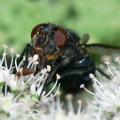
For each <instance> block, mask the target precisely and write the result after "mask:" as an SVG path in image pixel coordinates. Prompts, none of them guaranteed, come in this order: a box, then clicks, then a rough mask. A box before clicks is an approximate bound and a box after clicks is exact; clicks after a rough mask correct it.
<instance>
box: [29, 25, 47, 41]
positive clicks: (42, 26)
mask: <svg viewBox="0 0 120 120" xmlns="http://www.w3.org/2000/svg"><path fill="white" fill-rule="evenodd" d="M46 26H48V24H39V25H37V26H35V27H34V28H33V29H32V32H31V38H32V40H33V39H34V37H35V35H37V34H38V33H40V31H41V30H42V29H44V28H45V27H46Z"/></svg>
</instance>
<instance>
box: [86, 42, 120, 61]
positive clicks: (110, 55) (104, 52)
mask: <svg viewBox="0 0 120 120" xmlns="http://www.w3.org/2000/svg"><path fill="white" fill-rule="evenodd" d="M85 48H86V49H87V51H88V53H89V54H93V55H94V56H95V55H96V56H97V57H99V59H101V60H103V61H105V60H107V59H108V60H109V59H114V60H115V59H117V58H118V57H119V56H120V47H115V46H110V45H104V44H86V45H85Z"/></svg>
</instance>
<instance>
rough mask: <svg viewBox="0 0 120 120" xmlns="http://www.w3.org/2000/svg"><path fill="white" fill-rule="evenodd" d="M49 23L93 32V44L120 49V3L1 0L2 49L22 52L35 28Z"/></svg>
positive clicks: (111, 0) (114, 0)
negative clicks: (118, 47) (4, 46)
mask: <svg viewBox="0 0 120 120" xmlns="http://www.w3.org/2000/svg"><path fill="white" fill-rule="evenodd" d="M48 22H50V23H56V24H60V25H63V26H65V27H68V28H71V29H73V30H74V31H76V32H77V33H78V34H79V35H82V34H83V33H89V34H90V36H91V39H90V42H97V43H104V44H112V45H113V44H114V45H119V46H120V0H99V1H98V0H9V1H8V0H0V48H1V46H2V45H3V44H8V45H9V46H10V47H12V48H15V49H16V50H17V51H20V50H21V49H23V47H24V46H25V44H26V43H28V42H30V40H31V38H30V34H31V30H32V28H33V27H34V26H35V25H37V24H39V23H48Z"/></svg>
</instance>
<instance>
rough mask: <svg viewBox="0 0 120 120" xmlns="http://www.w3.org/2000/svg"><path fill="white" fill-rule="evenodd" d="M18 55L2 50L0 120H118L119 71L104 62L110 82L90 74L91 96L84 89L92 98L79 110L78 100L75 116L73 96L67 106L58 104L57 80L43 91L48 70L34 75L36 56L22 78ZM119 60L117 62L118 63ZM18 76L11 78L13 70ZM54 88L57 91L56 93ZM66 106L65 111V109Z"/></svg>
mask: <svg viewBox="0 0 120 120" xmlns="http://www.w3.org/2000/svg"><path fill="white" fill-rule="evenodd" d="M8 51H9V52H10V54H9V55H11V60H10V64H8V62H7V56H8V55H7V54H8V53H9V52H8ZM19 57H20V55H19V54H17V55H16V57H14V55H13V50H12V49H9V48H8V47H7V46H6V45H5V46H4V52H3V56H2V58H1V59H0V120H1V119H2V120H23V119H24V120H38V119H39V120H81V119H82V120H119V119H120V74H119V73H120V72H119V71H120V70H119V66H118V65H117V66H118V67H114V66H115V65H112V66H111V64H110V63H109V62H106V64H107V66H108V71H109V73H110V77H111V80H106V79H105V78H104V77H102V76H100V77H98V78H96V77H95V76H94V75H93V74H90V77H91V79H92V80H93V87H94V92H91V91H90V90H88V89H87V88H85V86H84V85H81V86H80V88H83V89H84V90H85V91H86V92H87V93H89V94H90V95H91V96H93V97H94V98H93V100H92V101H90V102H88V105H87V108H83V107H82V102H81V100H78V101H77V102H78V108H77V112H74V106H73V103H72V99H73V96H72V95H67V96H66V99H67V105H64V104H63V103H62V102H61V101H60V92H59V87H60V85H58V86H57V83H58V79H60V76H59V75H58V74H56V82H55V83H54V85H53V87H52V88H51V89H50V90H49V91H48V92H46V91H45V90H44V91H43V87H44V84H45V81H46V80H47V78H48V77H49V73H50V71H51V67H50V66H49V65H47V66H46V67H45V68H44V69H43V70H41V72H39V73H37V74H34V73H33V72H32V71H31V70H33V71H34V70H35V69H36V65H37V64H38V61H37V60H38V55H37V54H35V55H34V56H33V57H29V59H28V63H27V65H26V68H27V70H30V71H29V72H31V74H27V75H24V72H25V70H24V68H23V67H22V65H23V63H24V61H25V57H23V59H22V60H21V61H20V63H18V62H17V61H18V59H19ZM117 60H118V59H117ZM14 69H15V70H16V73H17V74H13V73H14V72H13V70H14ZM98 79H99V80H98ZM56 88H57V90H56ZM66 106H67V108H66Z"/></svg>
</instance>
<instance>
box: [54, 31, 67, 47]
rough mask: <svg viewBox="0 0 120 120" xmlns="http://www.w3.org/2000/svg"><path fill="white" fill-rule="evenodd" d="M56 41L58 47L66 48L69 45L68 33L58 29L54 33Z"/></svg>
mask: <svg viewBox="0 0 120 120" xmlns="http://www.w3.org/2000/svg"><path fill="white" fill-rule="evenodd" d="M54 40H55V43H56V45H57V46H58V47H60V48H61V47H64V46H65V45H66V43H67V36H66V33H65V32H64V31H63V30H61V29H58V30H57V31H55V33H54Z"/></svg>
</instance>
